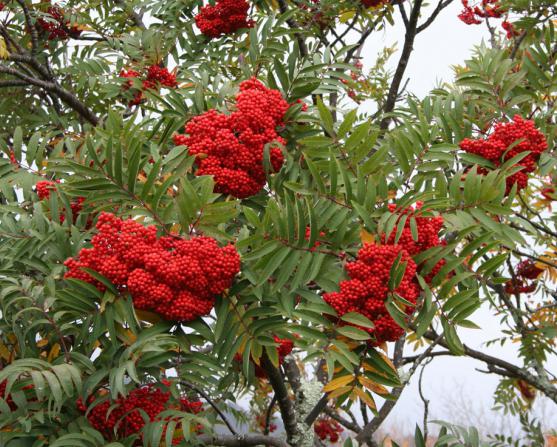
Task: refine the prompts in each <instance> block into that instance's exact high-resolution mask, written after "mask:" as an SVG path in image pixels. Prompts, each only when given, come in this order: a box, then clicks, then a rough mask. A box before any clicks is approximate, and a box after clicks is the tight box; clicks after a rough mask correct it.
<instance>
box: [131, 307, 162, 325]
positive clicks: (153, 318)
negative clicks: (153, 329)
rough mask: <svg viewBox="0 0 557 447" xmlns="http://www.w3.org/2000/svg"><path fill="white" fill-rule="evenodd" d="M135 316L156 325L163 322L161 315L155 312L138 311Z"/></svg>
mask: <svg viewBox="0 0 557 447" xmlns="http://www.w3.org/2000/svg"><path fill="white" fill-rule="evenodd" d="M135 314H136V315H137V318H139V319H140V320H141V321H147V322H148V323H152V324H155V323H159V322H160V321H162V318H161V317H160V315H159V314H156V313H154V312H149V311H147V310H139V309H136V311H135Z"/></svg>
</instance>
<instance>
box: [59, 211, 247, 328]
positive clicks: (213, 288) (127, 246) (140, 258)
mask: <svg viewBox="0 0 557 447" xmlns="http://www.w3.org/2000/svg"><path fill="white" fill-rule="evenodd" d="M96 228H97V230H98V232H97V234H96V235H95V236H94V237H93V239H92V240H91V244H92V248H83V249H82V250H81V251H80V252H79V255H78V256H77V257H76V258H70V259H68V260H67V261H66V262H65V265H66V266H67V267H68V269H69V270H68V272H67V273H66V275H65V277H66V278H77V279H80V280H82V281H85V282H88V283H91V284H93V285H95V286H96V287H97V288H99V289H100V290H103V289H104V286H103V284H102V283H100V282H99V281H98V280H96V279H95V278H93V277H92V276H91V275H89V274H88V273H87V272H86V271H84V270H83V268H89V269H92V270H95V271H96V272H98V273H100V274H101V275H103V276H105V277H106V278H107V279H108V280H110V281H111V282H112V283H113V284H114V285H115V286H116V287H117V288H118V289H119V290H120V291H122V292H125V291H127V292H129V293H130V295H131V297H132V299H133V303H134V306H135V307H136V308H137V309H140V310H145V311H152V312H155V313H157V314H159V315H161V316H162V317H163V318H165V319H166V320H170V321H192V320H195V319H196V318H198V317H200V316H204V315H207V314H208V313H209V312H210V311H211V309H212V308H213V306H214V303H215V298H216V297H217V296H219V295H221V294H222V293H223V292H224V291H225V290H226V289H228V288H229V287H230V286H231V285H232V281H233V279H234V276H235V275H236V274H237V273H238V271H239V270H240V257H239V255H238V253H237V251H236V249H235V248H234V246H232V245H228V246H226V247H223V248H220V247H219V246H218V244H217V241H215V240H214V239H212V238H210V237H194V238H192V239H189V240H185V239H180V238H177V237H176V238H173V237H160V238H159V237H157V229H156V227H155V226H149V227H144V226H143V225H141V224H139V223H138V222H136V221H134V220H132V219H128V220H122V219H119V218H117V217H116V216H114V215H113V214H109V213H102V214H101V215H100V216H99V219H98V222H97V226H96Z"/></svg>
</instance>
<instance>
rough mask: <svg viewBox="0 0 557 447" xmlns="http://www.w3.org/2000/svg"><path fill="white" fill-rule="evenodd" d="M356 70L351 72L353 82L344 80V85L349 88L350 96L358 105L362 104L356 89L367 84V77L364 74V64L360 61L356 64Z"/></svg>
mask: <svg viewBox="0 0 557 447" xmlns="http://www.w3.org/2000/svg"><path fill="white" fill-rule="evenodd" d="M354 68H355V70H352V71H351V72H350V78H351V80H350V81H349V80H347V79H342V81H341V82H342V83H343V84H344V85H346V86H348V96H349V97H350V98H352V99H353V100H354V101H356V102H357V103H359V102H360V98H358V95H357V93H356V90H355V88H356V87H357V86H358V84H362V83H365V82H366V78H365V76H363V74H362V68H363V64H362V63H361V62H360V61H357V62H356V63H355V64H354Z"/></svg>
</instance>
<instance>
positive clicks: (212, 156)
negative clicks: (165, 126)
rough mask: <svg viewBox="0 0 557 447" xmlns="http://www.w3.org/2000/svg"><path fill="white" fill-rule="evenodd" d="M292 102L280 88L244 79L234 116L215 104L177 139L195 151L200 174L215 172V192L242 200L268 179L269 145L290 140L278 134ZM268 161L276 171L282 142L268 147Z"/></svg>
mask: <svg viewBox="0 0 557 447" xmlns="http://www.w3.org/2000/svg"><path fill="white" fill-rule="evenodd" d="M289 107H290V105H289V104H288V102H286V101H285V99H284V98H283V97H282V95H281V94H280V92H279V91H277V90H272V89H268V88H267V87H265V86H264V85H263V84H262V83H261V82H259V81H258V80H257V79H255V78H252V79H250V80H247V81H244V82H242V83H241V84H240V92H239V93H238V95H237V96H236V110H235V111H234V112H233V113H231V114H230V115H225V114H224V113H220V112H217V111H216V110H214V109H212V110H209V111H208V112H205V113H203V114H202V115H198V116H196V117H194V118H193V119H192V120H191V121H189V122H188V123H187V124H186V128H185V129H186V134H187V136H186V135H182V134H179V135H175V136H174V143H175V144H176V145H184V146H187V147H188V151H189V153H190V154H191V155H196V156H197V160H196V164H197V171H196V175H198V176H201V175H212V176H213V177H214V180H215V191H216V192H220V193H223V194H230V195H232V196H234V197H237V198H240V199H244V198H246V197H250V196H253V195H255V194H257V193H258V192H259V191H260V190H261V189H262V188H263V187H264V186H265V181H266V176H265V170H264V167H263V155H264V148H265V145H267V144H269V143H273V142H278V143H281V144H286V142H285V140H284V139H283V138H281V137H280V136H279V134H278V133H277V128H278V127H279V126H282V125H283V124H284V122H283V120H284V114H285V113H286V111H287V110H288V108H289ZM269 156H270V164H271V167H272V169H273V171H274V172H278V171H279V170H280V168H281V166H282V164H283V163H284V156H283V154H282V151H281V149H280V148H278V147H276V146H275V147H271V148H270V149H269Z"/></svg>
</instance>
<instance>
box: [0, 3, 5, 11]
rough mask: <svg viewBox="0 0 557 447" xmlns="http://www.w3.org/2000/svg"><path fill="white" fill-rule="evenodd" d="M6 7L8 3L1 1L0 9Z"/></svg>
mask: <svg viewBox="0 0 557 447" xmlns="http://www.w3.org/2000/svg"><path fill="white" fill-rule="evenodd" d="M5 7H6V4H5V3H4V2H0V11H3V10H4V8H5Z"/></svg>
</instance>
